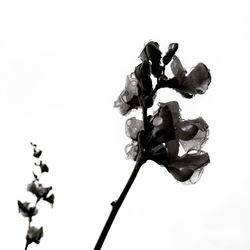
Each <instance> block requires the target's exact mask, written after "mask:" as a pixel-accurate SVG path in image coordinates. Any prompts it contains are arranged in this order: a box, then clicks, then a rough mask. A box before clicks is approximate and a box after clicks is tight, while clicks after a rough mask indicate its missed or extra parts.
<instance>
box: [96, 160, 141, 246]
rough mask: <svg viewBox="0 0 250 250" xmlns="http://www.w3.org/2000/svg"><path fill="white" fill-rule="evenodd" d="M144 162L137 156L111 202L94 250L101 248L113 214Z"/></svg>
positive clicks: (113, 216)
mask: <svg viewBox="0 0 250 250" xmlns="http://www.w3.org/2000/svg"><path fill="white" fill-rule="evenodd" d="M144 163H145V161H144V160H143V159H142V158H141V157H138V160H137V162H136V164H135V167H134V170H133V172H132V174H131V176H130V177H129V179H128V182H127V184H126V185H125V187H124V189H123V191H122V193H121V194H120V196H119V198H118V199H117V200H116V201H113V202H112V203H111V205H112V210H111V212H110V214H109V217H108V219H107V221H106V223H105V225H104V228H103V230H102V232H101V234H100V236H99V239H98V241H97V243H96V245H95V248H94V250H100V249H101V248H102V245H103V242H104V240H105V239H106V236H107V234H108V232H109V230H110V227H111V225H112V223H113V221H114V219H115V216H116V214H117V212H118V210H119V208H120V207H121V205H122V203H123V201H124V199H125V197H126V195H127V193H128V191H129V190H130V188H131V186H132V184H133V182H134V180H135V178H136V176H137V174H138V172H139V170H140V168H141V166H142V165H143V164H144Z"/></svg>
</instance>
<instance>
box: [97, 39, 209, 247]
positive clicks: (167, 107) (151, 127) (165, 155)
mask: <svg viewBox="0 0 250 250" xmlns="http://www.w3.org/2000/svg"><path fill="white" fill-rule="evenodd" d="M177 49H178V44H177V43H171V44H170V45H169V47H168V50H167V52H166V53H165V55H164V56H162V52H161V51H160V48H159V44H158V43H157V42H154V41H150V42H149V43H147V44H146V45H145V47H144V49H143V51H142V52H141V54H140V56H139V58H140V59H141V61H142V62H141V63H140V64H139V65H138V66H136V67H135V69H134V71H133V72H132V73H131V74H129V75H128V76H127V79H126V85H125V89H124V90H123V91H122V92H121V94H120V95H119V97H118V99H117V100H116V101H115V103H114V107H116V108H118V109H119V110H120V113H121V114H122V115H127V114H129V113H130V112H131V110H133V109H138V108H140V109H142V120H139V119H137V118H136V117H131V118H129V119H128V120H127V121H126V123H125V131H126V135H127V136H128V137H129V138H130V139H131V140H132V141H131V143H130V144H128V145H127V146H126V147H125V152H126V155H127V158H128V159H132V160H134V161H136V164H135V167H134V170H133V172H132V174H131V176H130V178H129V180H128V182H127V184H126V185H125V187H124V189H123V191H122V193H121V194H120V196H119V198H118V199H117V200H115V201H113V202H112V203H111V205H112V210H111V213H110V215H109V217H108V219H107V222H106V224H105V226H104V228H103V230H102V232H101V235H100V237H99V238H98V241H97V243H96V245H95V248H94V249H95V250H100V249H101V247H102V245H103V243H104V240H105V238H106V236H107V234H108V232H109V229H110V227H111V225H112V223H113V221H114V219H115V216H116V214H117V212H118V210H119V208H120V207H121V205H122V203H123V201H124V199H125V197H126V195H127V193H128V191H129V189H130V187H131V186H132V184H133V182H134V180H135V178H136V176H137V174H138V172H139V170H140V168H141V167H142V165H144V163H146V162H147V161H148V160H152V161H154V162H155V163H157V164H158V165H160V166H163V167H164V168H166V169H167V171H168V172H169V173H170V174H172V176H173V177H174V178H175V179H176V180H177V181H179V182H182V183H187V184H194V183H196V182H197V181H198V180H199V179H200V177H201V175H202V173H203V171H204V167H205V166H206V165H207V164H208V163H209V162H210V160H209V155H208V154H207V153H206V152H204V151H202V147H203V146H204V144H205V142H206V141H207V140H208V132H209V131H208V125H207V123H206V122H205V120H203V119H202V118H201V117H198V118H196V119H192V120H184V119H182V118H181V114H180V107H179V104H178V102H176V101H171V102H165V103H159V104H158V106H159V107H158V109H157V110H156V111H155V112H154V113H153V114H152V115H148V114H147V113H148V108H151V107H152V106H153V103H154V101H155V98H156V93H157V91H158V90H159V89H161V88H171V89H174V90H175V91H177V92H178V93H180V94H181V95H182V96H183V97H184V98H193V97H194V96H195V95H196V94H204V93H205V92H206V90H207V89H208V86H209V84H210V82H211V75H210V71H209V69H208V68H207V67H206V65H205V64H203V63H198V64H197V65H196V66H195V67H194V68H193V69H192V70H191V72H190V73H189V74H187V70H186V69H185V68H184V67H183V66H182V63H181V61H180V59H179V58H178V57H177V56H176V55H175V53H176V51H177ZM170 62H171V65H170V67H171V70H172V73H173V77H172V78H168V77H167V76H166V75H165V67H166V66H167V65H168V64H169V63H170ZM153 78H154V79H155V80H156V84H155V86H154V87H153ZM180 146H182V147H183V149H184V150H185V152H186V153H185V154H184V155H182V156H180V155H179V147H180Z"/></svg>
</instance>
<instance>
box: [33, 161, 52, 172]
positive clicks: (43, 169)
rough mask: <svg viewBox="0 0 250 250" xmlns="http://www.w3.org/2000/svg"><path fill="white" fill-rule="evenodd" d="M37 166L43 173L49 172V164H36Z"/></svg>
mask: <svg viewBox="0 0 250 250" xmlns="http://www.w3.org/2000/svg"><path fill="white" fill-rule="evenodd" d="M35 165H36V166H39V167H40V169H41V172H42V173H45V172H49V168H48V166H47V164H44V163H43V162H42V161H40V163H39V164H37V163H35Z"/></svg>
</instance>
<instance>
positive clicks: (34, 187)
mask: <svg viewBox="0 0 250 250" xmlns="http://www.w3.org/2000/svg"><path fill="white" fill-rule="evenodd" d="M51 189H52V187H43V185H42V184H40V183H36V182H32V183H30V184H29V185H28V187H27V190H28V191H29V192H31V193H32V194H34V195H35V196H36V197H37V199H41V198H46V196H47V195H48V193H49V191H50V190H51Z"/></svg>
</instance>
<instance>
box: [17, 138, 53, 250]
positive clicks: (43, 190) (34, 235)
mask: <svg viewBox="0 0 250 250" xmlns="http://www.w3.org/2000/svg"><path fill="white" fill-rule="evenodd" d="M31 145H32V146H33V148H34V149H33V156H34V157H35V158H36V159H39V160H40V156H41V154H42V151H41V150H37V145H36V144H33V143H31ZM34 165H36V166H38V167H39V171H38V172H40V173H39V175H38V174H37V173H35V172H33V177H34V180H33V181H32V182H31V183H30V184H28V187H27V191H29V192H31V193H32V194H33V195H34V196H35V197H36V201H35V204H34V205H31V203H30V202H21V201H19V200H18V202H17V205H18V210H19V213H21V214H22V215H23V216H24V217H26V218H28V220H29V224H28V231H27V234H26V244H25V250H26V249H28V246H29V245H30V244H31V243H33V242H34V243H36V244H39V243H40V240H41V238H42V237H43V227H40V228H36V227H34V226H31V222H32V219H33V216H35V215H37V213H38V209H37V205H38V202H39V201H41V200H44V201H47V202H48V203H50V204H51V205H52V206H53V204H54V199H55V196H54V194H50V193H51V192H50V191H51V189H52V187H44V186H43V185H42V184H41V183H40V178H41V176H42V174H43V173H45V172H49V168H48V166H47V165H46V164H44V163H43V162H42V161H41V160H40V162H39V163H34Z"/></svg>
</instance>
